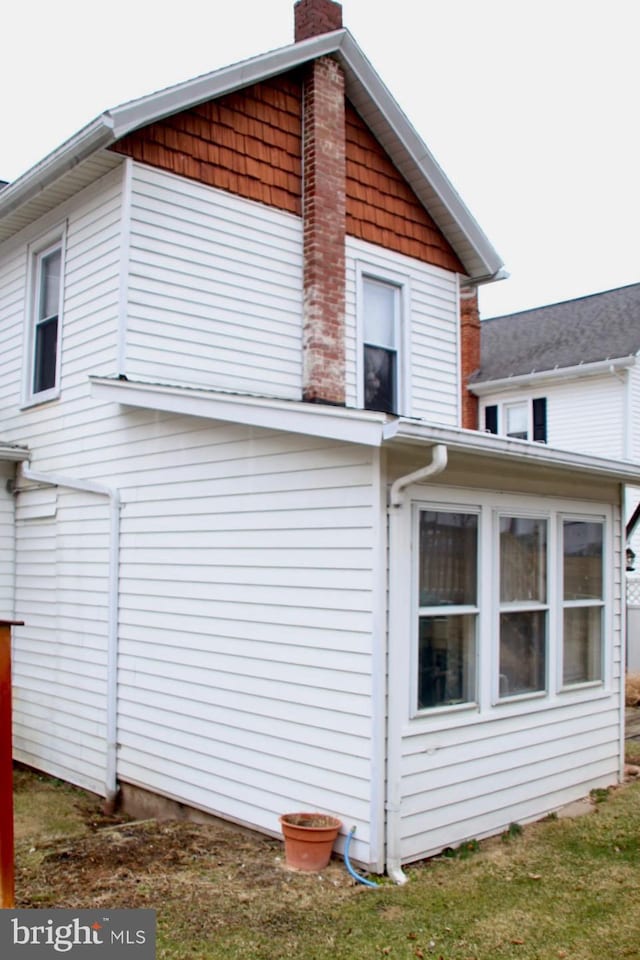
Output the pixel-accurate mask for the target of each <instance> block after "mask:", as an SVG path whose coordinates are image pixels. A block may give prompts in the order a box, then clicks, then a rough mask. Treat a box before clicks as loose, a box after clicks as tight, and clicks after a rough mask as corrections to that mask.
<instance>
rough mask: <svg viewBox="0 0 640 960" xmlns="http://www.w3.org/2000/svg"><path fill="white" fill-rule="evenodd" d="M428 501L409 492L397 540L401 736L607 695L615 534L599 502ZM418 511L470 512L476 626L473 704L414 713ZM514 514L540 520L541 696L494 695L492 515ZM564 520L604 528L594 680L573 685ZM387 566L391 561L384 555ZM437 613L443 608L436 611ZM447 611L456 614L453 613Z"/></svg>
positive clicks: (608, 511)
mask: <svg viewBox="0 0 640 960" xmlns="http://www.w3.org/2000/svg"><path fill="white" fill-rule="evenodd" d="M433 495H434V496H433V499H428V498H427V497H425V495H424V493H423V491H422V490H420V488H419V487H415V488H414V489H413V495H412V496H411V511H409V512H408V516H407V521H406V527H405V537H406V547H407V549H408V548H409V546H410V550H411V563H410V564H407V566H406V567H405V570H406V574H407V579H409V574H410V582H411V585H410V587H409V586H408V587H407V593H406V595H405V596H406V603H407V609H408V611H410V613H408V616H407V621H406V627H407V629H408V633H407V641H408V642H407V646H406V648H405V650H406V657H407V660H406V661H405V663H406V667H407V672H406V675H405V682H406V684H407V687H406V691H407V698H408V699H407V718H406V719H407V722H409V723H410V727H407V733H412V734H420V733H421V732H423V731H424V730H425V729H428V730H430V731H434V730H439V729H446V728H447V727H448V726H449V724H450V723H451V722H452V720H450V719H447V718H450V717H451V716H452V715H455V716H456V720H455V722H456V725H457V724H462V725H465V726H466V725H467V724H469V723H476V722H478V719H481V720H492V719H495V718H496V717H500V716H520V715H522V714H524V713H526V712H528V711H531V710H534V711H536V712H537V711H539V710H546V709H548V708H552V707H554V706H557V707H560V706H562V705H563V704H566V703H582V702H587V701H588V702H592V701H595V700H600V699H606V698H607V697H610V696H611V693H612V690H613V686H612V684H613V656H614V647H613V637H614V619H615V616H616V610H617V601H616V598H615V596H614V590H613V585H614V571H613V569H612V561H613V544H614V537H615V536H616V535H617V534H616V524H617V522H618V521H616V518H615V512H614V510H613V509H612V508H611V507H610V506H609V505H605V504H598V505H596V504H595V503H594V504H593V506H594V509H593V510H591V509H583V508H581V507H580V506H578V505H577V504H576V503H575V502H574V501H571V500H570V498H568V497H566V496H565V497H557V498H556V497H553V498H551V500H552V501H553V502H552V503H549V504H548V505H546V506H544V507H541V508H540V509H536V505H535V504H534V503H532V497H531V495H529V494H522V493H514V494H506V493H505V494H502V493H489V492H487V491H483V492H482V493H480V494H479V495H477V496H474V495H473V494H472V493H471V491H466V490H447V491H446V493H445V492H444V491H443V489H442V488H440V489H438V488H436V487H434V490H433ZM423 510H428V511H436V512H438V511H439V512H450V513H477V514H478V563H479V568H478V595H477V605H478V614H477V616H478V621H477V630H478V632H477V643H476V664H475V669H476V696H477V702H476V703H475V704H472V703H464V704H455V705H451V706H442V707H425V708H422V709H419V710H418V708H417V703H418V654H419V643H418V638H419V617H420V614H421V612H422V611H421V608H420V604H419V593H418V590H419V549H418V548H419V520H418V517H419V513H420V512H421V511H423ZM500 516H518V517H526V518H531V519H542V520H546V522H547V538H548V539H547V578H548V579H547V602H546V604H545V605H544V606H545V607H546V608H547V651H546V654H547V655H546V675H547V685H546V690H545V691H535V692H531V693H522V694H514V695H513V696H507V697H500V695H499V667H500V638H499V633H498V626H499V616H500V606H501V605H500V593H499V517H500ZM566 519H572V520H574V519H575V520H582V521H585V522H587V523H594V522H597V523H602V524H603V530H604V544H605V547H604V559H603V563H604V582H603V600H602V602H603V625H602V658H603V660H602V678H601V679H600V680H593V681H587V682H585V683H581V684H571V685H568V686H565V685H564V684H563V674H562V668H563V664H562V661H563V645H564V635H563V614H564V602H563V601H564V594H563V583H562V563H563V537H562V524H563V521H564V520H566ZM391 562H392V563H393V562H396V560H394V558H391ZM440 609H444V608H440ZM451 612H460V608H456V610H455V611H454V610H453V609H452V611H451Z"/></svg>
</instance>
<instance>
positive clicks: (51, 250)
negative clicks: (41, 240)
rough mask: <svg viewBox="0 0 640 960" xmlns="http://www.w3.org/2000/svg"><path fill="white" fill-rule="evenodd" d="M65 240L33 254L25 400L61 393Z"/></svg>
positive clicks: (39, 249) (52, 243) (45, 398)
mask: <svg viewBox="0 0 640 960" xmlns="http://www.w3.org/2000/svg"><path fill="white" fill-rule="evenodd" d="M62 265H63V242H62V237H61V236H60V235H58V236H57V237H55V238H52V239H51V241H50V242H48V243H47V244H46V246H40V247H38V248H37V250H35V251H34V252H33V253H32V257H31V264H30V268H31V274H30V276H31V283H30V298H31V302H30V310H29V336H28V338H27V344H28V351H29V352H28V357H27V370H26V390H25V399H26V400H27V402H34V401H41V400H48V399H50V398H51V397H53V396H56V395H57V391H58V386H59V371H60V338H61V319H62V269H63V266H62Z"/></svg>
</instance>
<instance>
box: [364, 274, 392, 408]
mask: <svg viewBox="0 0 640 960" xmlns="http://www.w3.org/2000/svg"><path fill="white" fill-rule="evenodd" d="M362 300H363V304H362V313H363V354H364V356H363V380H364V383H363V391H364V407H365V409H366V410H380V411H382V412H383V413H397V412H398V406H399V400H398V397H399V382H398V381H399V363H398V348H399V340H400V310H401V288H400V287H399V286H397V285H396V284H392V283H386V282H384V281H382V280H378V279H375V278H373V277H366V276H363V278H362Z"/></svg>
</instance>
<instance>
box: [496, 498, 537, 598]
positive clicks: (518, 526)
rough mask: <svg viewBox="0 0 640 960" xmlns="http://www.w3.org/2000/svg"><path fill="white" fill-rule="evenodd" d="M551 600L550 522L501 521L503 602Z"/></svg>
mask: <svg viewBox="0 0 640 960" xmlns="http://www.w3.org/2000/svg"><path fill="white" fill-rule="evenodd" d="M546 599H547V521H546V520H533V519H531V518H529V517H501V518H500V601H501V602H502V603H513V602H520V603H522V602H526V601H528V600H536V601H538V602H540V603H545V602H546Z"/></svg>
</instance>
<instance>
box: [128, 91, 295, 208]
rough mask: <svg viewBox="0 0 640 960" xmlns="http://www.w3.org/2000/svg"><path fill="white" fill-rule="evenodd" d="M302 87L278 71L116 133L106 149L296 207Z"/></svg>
mask: <svg viewBox="0 0 640 960" xmlns="http://www.w3.org/2000/svg"><path fill="white" fill-rule="evenodd" d="M301 111H302V93H301V85H300V81H299V79H298V78H297V77H296V76H295V75H284V76H281V77H276V78H274V79H272V80H267V81H265V82H263V83H257V84H254V85H253V86H251V87H247V88H246V89H244V90H240V91H237V92H236V93H232V94H229V95H227V96H224V97H220V98H219V99H217V100H212V101H209V102H208V103H202V104H200V105H199V106H197V107H194V108H193V109H191V110H185V111H183V112H181V113H177V114H175V115H174V116H171V117H166V118H165V119H164V120H161V121H159V122H158V123H153V124H151V125H149V126H147V127H144V128H143V129H142V130H138V131H136V132H135V133H131V134H128V135H127V136H126V137H123V138H122V140H120V141H119V142H118V143H117V144H116V145H115V146H114V147H113V149H114V150H116V151H117V152H119V153H122V154H124V155H125V156H129V157H133V159H134V160H139V161H140V162H142V163H146V164H148V165H150V166H154V167H159V168H160V169H162V170H167V171H169V172H170V173H175V174H178V175H179V176H183V177H188V178H189V179H190V180H197V181H199V182H200V183H205V184H207V185H208V186H211V187H218V188H219V189H220V190H227V191H228V192H230V193H235V194H237V195H238V196H240V197H244V198H245V199H247V200H256V201H258V202H259V203H266V204H267V205H268V206H272V207H277V208H278V209H279V210H286V211H287V212H289V213H296V214H300V213H301V196H302V180H301V177H302V146H301V132H302V112H301Z"/></svg>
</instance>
